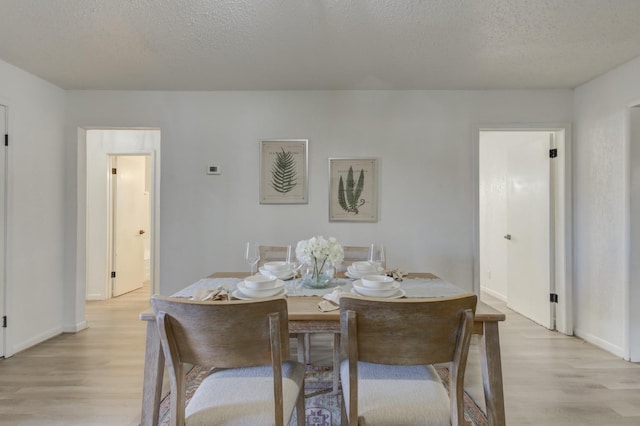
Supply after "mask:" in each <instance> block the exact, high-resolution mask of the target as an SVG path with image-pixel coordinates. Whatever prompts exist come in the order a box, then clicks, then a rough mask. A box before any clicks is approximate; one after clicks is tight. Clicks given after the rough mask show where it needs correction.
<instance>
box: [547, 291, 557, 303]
mask: <svg viewBox="0 0 640 426" xmlns="http://www.w3.org/2000/svg"><path fill="white" fill-rule="evenodd" d="M549 302H551V303H558V294H557V293H549Z"/></svg>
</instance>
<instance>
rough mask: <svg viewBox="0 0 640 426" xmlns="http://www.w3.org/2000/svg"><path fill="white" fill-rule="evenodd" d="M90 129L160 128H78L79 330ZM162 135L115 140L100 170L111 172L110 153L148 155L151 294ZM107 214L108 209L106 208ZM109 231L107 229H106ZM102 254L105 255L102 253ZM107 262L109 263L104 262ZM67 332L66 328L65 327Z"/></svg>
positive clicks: (81, 324) (80, 324)
mask: <svg viewBox="0 0 640 426" xmlns="http://www.w3.org/2000/svg"><path fill="white" fill-rule="evenodd" d="M90 130H133V131H138V130H146V131H157V132H160V129H159V128H157V127H79V128H78V157H77V161H78V175H77V201H78V204H77V247H78V249H77V253H76V294H75V302H76V304H75V308H76V312H75V314H76V315H75V319H76V330H75V331H77V330H81V329H82V328H85V327H86V321H85V307H84V304H85V300H86V293H87V277H88V274H87V273H88V271H87V262H88V261H89V259H90V257H89V253H88V250H89V248H88V247H89V243H90V241H89V240H88V238H89V232H88V230H89V225H88V213H87V209H88V194H87V192H88V185H87V177H88V173H87V167H88V164H87V132H88V131H90ZM160 138H161V134H160V133H159V135H158V138H157V140H155V139H153V140H148V141H145V143H141V144H134V145H131V144H126V143H124V144H123V143H120V144H118V143H115V144H112V145H109V146H105V147H104V148H103V151H104V157H105V161H104V163H103V164H104V165H103V166H101V167H102V168H103V170H102V171H101V172H103V173H104V175H105V176H106V175H108V172H109V170H108V167H109V166H108V164H109V162H108V161H107V156H108V155H149V156H150V157H151V159H150V167H151V171H150V173H151V179H150V188H149V189H150V204H151V206H150V216H151V217H150V233H151V235H150V236H149V237H150V246H151V253H150V255H151V260H150V263H151V270H150V281H151V293H157V292H158V291H159V272H160V264H159V263H160V262H159V260H160V163H161V161H160ZM103 192H104V202H105V203H106V199H107V190H106V188H105V190H104V191H103ZM105 214H106V208H105ZM105 234H106V232H105ZM103 250H104V253H105V255H104V257H103V260H106V250H107V249H106V246H105V247H103ZM101 256H102V255H101ZM105 263H106V262H105ZM65 331H67V330H65Z"/></svg>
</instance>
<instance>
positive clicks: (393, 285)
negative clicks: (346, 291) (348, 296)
mask: <svg viewBox="0 0 640 426" xmlns="http://www.w3.org/2000/svg"><path fill="white" fill-rule="evenodd" d="M351 291H352V292H353V293H355V294H358V295H361V296H367V297H379V298H383V299H397V298H400V297H402V296H404V295H405V292H404V290H402V289H401V288H400V283H398V282H396V281H395V280H394V279H393V278H391V277H388V276H386V275H379V274H371V275H364V276H363V277H362V278H361V279H359V280H355V281H354V282H353V289H352V290H351Z"/></svg>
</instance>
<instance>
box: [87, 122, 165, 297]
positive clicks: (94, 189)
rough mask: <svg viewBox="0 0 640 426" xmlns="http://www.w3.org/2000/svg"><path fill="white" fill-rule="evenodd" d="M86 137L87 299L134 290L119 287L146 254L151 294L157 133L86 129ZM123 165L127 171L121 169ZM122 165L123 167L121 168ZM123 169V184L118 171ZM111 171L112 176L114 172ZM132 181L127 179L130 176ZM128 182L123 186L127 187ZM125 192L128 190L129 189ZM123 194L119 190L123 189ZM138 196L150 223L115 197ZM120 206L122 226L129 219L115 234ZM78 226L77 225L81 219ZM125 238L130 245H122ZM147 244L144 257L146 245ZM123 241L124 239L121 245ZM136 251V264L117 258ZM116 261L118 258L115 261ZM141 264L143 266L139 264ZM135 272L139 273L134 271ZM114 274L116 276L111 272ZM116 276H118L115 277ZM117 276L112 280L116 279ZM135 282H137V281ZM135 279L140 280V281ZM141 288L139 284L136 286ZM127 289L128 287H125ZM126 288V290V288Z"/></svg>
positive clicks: (155, 255) (155, 281)
mask: <svg viewBox="0 0 640 426" xmlns="http://www.w3.org/2000/svg"><path fill="white" fill-rule="evenodd" d="M84 136H85V137H86V144H85V146H86V180H85V182H86V210H85V212H86V227H85V229H86V235H85V237H86V239H85V241H86V247H85V250H84V253H82V254H84V256H83V259H82V260H81V261H83V262H84V264H85V265H86V278H85V283H86V286H85V288H84V291H85V293H84V294H85V300H104V299H108V298H110V297H112V296H116V295H119V294H123V293H126V292H127V291H131V290H133V289H134V288H133V287H131V286H127V285H121V284H123V281H122V280H120V278H125V277H123V275H122V274H125V275H126V274H128V273H129V272H131V271H132V270H133V271H134V272H133V273H134V275H135V274H138V275H140V274H141V272H142V271H144V270H145V269H144V263H143V262H144V260H145V259H144V255H145V254H146V255H147V256H148V263H149V266H148V275H149V277H148V280H149V282H150V293H153V292H157V289H158V262H157V259H158V253H159V246H158V229H159V217H158V215H159V199H158V195H159V184H160V179H159V177H160V174H159V158H160V157H159V148H160V131H159V130H155V129H151V130H149V129H88V130H86V133H85V134H84ZM125 166H126V167H125ZM122 167H125V168H124V169H122ZM118 168H121V170H120V171H121V174H120V178H125V179H124V180H122V179H120V183H121V186H117V189H116V186H114V185H117V182H118V171H117V169H118ZM114 172H115V174H114ZM132 173H133V174H135V175H136V176H137V177H136V178H135V179H130V178H131V174H132ZM125 183H126V185H125ZM127 188H129V190H128V191H127ZM121 190H122V191H121ZM127 192H136V193H137V196H142V198H141V199H140V198H136V200H137V201H135V203H138V204H145V203H146V205H147V206H148V210H147V211H146V212H143V216H144V215H146V217H147V218H148V219H144V218H143V219H139V218H135V219H132V214H133V210H138V209H133V207H132V206H133V204H134V201H133V199H132V197H131V195H126V196H125V198H122V199H120V202H119V203H118V200H119V199H118V194H119V195H124V194H126V193H127ZM118 207H121V208H123V209H122V210H123V213H124V216H122V218H121V221H120V223H122V221H125V222H126V220H125V219H127V220H128V222H130V223H128V225H127V226H128V227H129V228H131V227H133V228H131V229H127V230H126V231H124V233H123V234H121V236H120V237H118V236H117V232H118V229H117V228H118V226H117V225H118V221H117V219H114V217H115V216H114V212H115V213H116V214H117V210H118ZM79 222H80V221H79ZM125 234H126V235H127V236H128V237H131V238H130V241H129V242H128V243H127V244H124V245H121V244H120V243H119V242H118V240H123V239H124V237H123V235H125ZM145 241H148V250H147V251H146V253H145V250H144V245H145ZM120 242H122V241H120ZM130 248H134V249H135V250H136V251H137V252H138V253H139V256H138V255H135V257H140V259H136V261H139V262H135V265H133V266H132V265H127V264H125V263H124V262H125V261H124V260H123V259H125V258H127V257H129V256H133V255H131V252H130V251H129V252H128V253H127V254H124V253H123V254H124V255H118V252H119V251H120V250H125V251H126V250H127V249H130ZM118 259H119V260H118ZM141 265H142V266H141ZM136 271H137V272H136ZM113 272H115V274H113ZM118 274H120V276H118ZM114 275H115V276H114ZM135 280H138V279H137V278H135ZM138 281H139V280H138ZM135 286H136V288H137V287H139V285H138V284H136V285H135ZM129 287H131V288H129ZM127 288H129V290H127Z"/></svg>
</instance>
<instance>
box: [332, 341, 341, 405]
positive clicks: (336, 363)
mask: <svg viewBox="0 0 640 426" xmlns="http://www.w3.org/2000/svg"><path fill="white" fill-rule="evenodd" d="M339 384H340V333H335V334H334V335H333V393H334V394H335V395H337V394H338V391H339Z"/></svg>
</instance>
